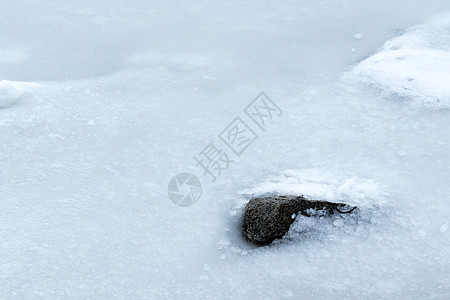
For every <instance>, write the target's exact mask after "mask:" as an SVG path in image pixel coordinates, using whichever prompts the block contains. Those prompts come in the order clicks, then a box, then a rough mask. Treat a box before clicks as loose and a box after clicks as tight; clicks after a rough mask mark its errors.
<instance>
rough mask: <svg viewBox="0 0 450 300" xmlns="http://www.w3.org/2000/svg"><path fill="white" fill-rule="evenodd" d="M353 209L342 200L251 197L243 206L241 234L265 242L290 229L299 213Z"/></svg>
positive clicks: (337, 211)
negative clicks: (336, 201) (337, 201)
mask: <svg viewBox="0 0 450 300" xmlns="http://www.w3.org/2000/svg"><path fill="white" fill-rule="evenodd" d="M355 209H356V207H355V206H350V205H347V204H345V203H333V202H328V201H319V200H308V199H306V198H304V197H302V196H271V197H263V198H254V199H251V200H250V202H248V203H247V206H246V207H245V213H244V222H243V234H244V237H245V238H246V239H247V240H248V241H250V242H252V243H254V244H256V245H261V246H263V245H268V244H270V243H271V242H272V241H274V240H275V239H279V238H282V237H283V236H284V235H285V234H286V233H287V232H288V231H289V228H290V226H291V224H292V223H293V222H294V221H295V218H296V216H297V215H298V214H301V215H304V216H307V217H310V216H311V215H312V213H314V212H321V213H322V215H333V214H334V213H341V214H344V213H351V212H352V211H354V210H355Z"/></svg>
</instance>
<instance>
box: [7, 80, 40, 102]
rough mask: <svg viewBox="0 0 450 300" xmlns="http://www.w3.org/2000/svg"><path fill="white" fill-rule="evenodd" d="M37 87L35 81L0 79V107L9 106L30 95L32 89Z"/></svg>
mask: <svg viewBox="0 0 450 300" xmlns="http://www.w3.org/2000/svg"><path fill="white" fill-rule="evenodd" d="M37 87H39V84H37V83H31V82H17V81H8V80H1V81H0V108H8V107H11V106H13V105H15V104H17V103H19V102H20V101H22V100H24V99H26V98H29V97H31V95H32V93H33V91H34V90H35V89H36V88H37Z"/></svg>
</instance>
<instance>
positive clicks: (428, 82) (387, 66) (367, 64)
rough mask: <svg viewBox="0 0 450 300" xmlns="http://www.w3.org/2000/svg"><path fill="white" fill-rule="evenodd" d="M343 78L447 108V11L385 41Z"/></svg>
mask: <svg viewBox="0 0 450 300" xmlns="http://www.w3.org/2000/svg"><path fill="white" fill-rule="evenodd" d="M344 78H345V79H346V80H349V81H357V82H360V83H363V84H367V85H369V86H371V87H374V88H376V89H377V90H381V91H383V92H385V93H386V94H388V95H394V96H396V97H400V98H403V99H407V100H411V101H412V102H413V103H417V104H421V105H424V106H426V107H429V108H438V109H439V108H450V15H445V16H440V17H439V18H435V19H433V20H432V21H430V22H429V23H426V24H423V25H419V26H416V27H413V28H411V29H410V30H408V31H407V32H406V33H405V34H404V35H402V36H400V37H396V38H393V39H391V40H389V41H387V42H386V43H385V44H384V46H383V48H382V50H381V51H379V52H378V53H376V54H374V55H372V56H370V57H369V58H367V59H365V60H364V61H362V62H360V63H359V64H358V65H356V66H355V67H354V68H353V69H352V70H351V72H350V73H349V74H346V75H344Z"/></svg>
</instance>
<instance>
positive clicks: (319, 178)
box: [241, 169, 385, 207]
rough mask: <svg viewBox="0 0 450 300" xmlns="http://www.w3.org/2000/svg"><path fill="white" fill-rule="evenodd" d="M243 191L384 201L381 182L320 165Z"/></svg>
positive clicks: (350, 201)
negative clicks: (321, 167) (329, 169)
mask: <svg viewBox="0 0 450 300" xmlns="http://www.w3.org/2000/svg"><path fill="white" fill-rule="evenodd" d="M241 194H244V195H251V196H261V195H264V194H277V195H304V196H305V197H307V198H309V199H314V200H328V201H333V202H345V203H348V204H351V205H357V206H359V207H365V206H366V207H367V206H373V205H381V204H383V203H385V201H384V195H385V193H383V192H382V189H381V187H380V186H379V184H377V183H376V182H374V181H372V180H368V179H361V178H358V177H355V176H351V177H346V176H344V175H341V174H336V173H334V172H330V171H326V170H321V169H302V170H287V171H285V172H283V173H282V174H281V175H280V176H278V177H275V178H271V179H269V180H267V181H265V182H263V183H262V184H260V185H258V186H256V187H254V188H250V189H245V190H242V191H241Z"/></svg>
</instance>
